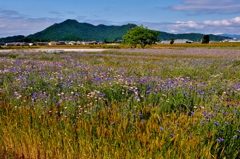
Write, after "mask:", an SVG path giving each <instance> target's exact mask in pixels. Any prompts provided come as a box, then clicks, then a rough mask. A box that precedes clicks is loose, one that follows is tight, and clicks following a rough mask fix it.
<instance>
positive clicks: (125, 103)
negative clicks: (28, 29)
mask: <svg viewBox="0 0 240 159" xmlns="http://www.w3.org/2000/svg"><path fill="white" fill-rule="evenodd" d="M239 113H240V49H239V47H172V48H167V47H163V48H161V47H160V48H158V49H116V50H108V51H104V52H101V53H99V52H98V53H96V52H81V53H77V52H63V53H60V52H58V53H46V52H31V51H28V52H26V51H21V50H15V51H12V52H11V53H0V158H7V159H8V158H16V159H20V158H21V159H25V158H32V159H35V158H36V159H37V158H49V159H52V158H58V159H66V158H69V159H74V158H82V159H85V158H86V159H89V158H96V159H112V158H116V159H117V158H158V159H161V158H162V159H165V158H169V159H175V158H176V159H193V158H200V159H215V158H216V159H218V158H231V159H234V158H240V123H239V122H240V114H239Z"/></svg>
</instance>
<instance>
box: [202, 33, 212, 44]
mask: <svg viewBox="0 0 240 159" xmlns="http://www.w3.org/2000/svg"><path fill="white" fill-rule="evenodd" d="M209 41H210V36H209V35H204V36H203V39H202V44H208V43H209Z"/></svg>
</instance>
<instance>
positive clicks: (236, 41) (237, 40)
mask: <svg viewBox="0 0 240 159" xmlns="http://www.w3.org/2000/svg"><path fill="white" fill-rule="evenodd" d="M222 42H230V43H239V42H240V40H239V39H236V38H234V39H225V40H223V41H222Z"/></svg>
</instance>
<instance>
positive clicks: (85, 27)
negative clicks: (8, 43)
mask: <svg viewBox="0 0 240 159" xmlns="http://www.w3.org/2000/svg"><path fill="white" fill-rule="evenodd" d="M135 26H136V25H135V24H127V25H122V26H106V25H103V24H101V25H98V26H94V25H92V24H88V23H79V22H77V21H76V20H70V19H69V20H66V21H64V22H62V23H59V24H54V25H52V26H50V27H48V28H46V29H45V30H43V31H41V32H38V33H36V34H33V35H29V36H27V38H30V39H38V40H42V41H44V40H45V41H49V40H55V41H61V40H86V41H89V40H102V41H103V40H105V39H106V40H115V39H122V36H123V35H124V34H126V32H127V31H128V30H130V29H131V28H133V27H135Z"/></svg>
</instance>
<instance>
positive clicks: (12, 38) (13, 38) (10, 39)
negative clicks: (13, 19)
mask: <svg viewBox="0 0 240 159" xmlns="http://www.w3.org/2000/svg"><path fill="white" fill-rule="evenodd" d="M24 38H25V36H23V35H16V36H9V37H6V38H0V42H20V41H22V40H23V39H24Z"/></svg>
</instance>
